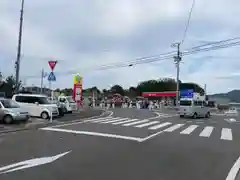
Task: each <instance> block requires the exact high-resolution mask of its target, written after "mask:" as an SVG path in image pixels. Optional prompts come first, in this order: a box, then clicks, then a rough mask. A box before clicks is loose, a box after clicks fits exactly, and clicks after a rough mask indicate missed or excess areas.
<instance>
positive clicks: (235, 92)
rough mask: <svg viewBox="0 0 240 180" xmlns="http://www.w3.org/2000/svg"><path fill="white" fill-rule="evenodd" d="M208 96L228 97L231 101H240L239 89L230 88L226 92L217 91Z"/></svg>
mask: <svg viewBox="0 0 240 180" xmlns="http://www.w3.org/2000/svg"><path fill="white" fill-rule="evenodd" d="M209 98H210V99H211V98H228V99H229V100H230V101H231V102H236V103H240V90H237V89H235V90H232V91H229V92H227V93H217V94H212V95H209Z"/></svg>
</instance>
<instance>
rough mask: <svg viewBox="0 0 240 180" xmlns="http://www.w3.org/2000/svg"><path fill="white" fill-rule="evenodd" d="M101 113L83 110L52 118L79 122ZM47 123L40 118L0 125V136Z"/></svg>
mask: <svg viewBox="0 0 240 180" xmlns="http://www.w3.org/2000/svg"><path fill="white" fill-rule="evenodd" d="M102 113H103V111H102V110H99V109H89V108H84V109H82V110H81V111H80V112H73V113H72V114H65V115H64V116H63V117H57V118H54V122H56V123H57V122H70V121H75V120H81V119H85V118H90V117H94V116H99V115H101V114H102ZM47 123H49V120H43V119H41V118H31V119H30V120H29V121H28V122H27V123H25V122H15V123H13V124H9V125H8V124H0V134H1V133H2V132H6V131H15V130H18V129H25V128H32V127H33V128H35V126H37V125H43V124H47Z"/></svg>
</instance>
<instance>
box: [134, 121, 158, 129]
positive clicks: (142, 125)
mask: <svg viewBox="0 0 240 180" xmlns="http://www.w3.org/2000/svg"><path fill="white" fill-rule="evenodd" d="M157 123H159V121H151V122H148V123H144V124H140V125H137V126H135V127H137V128H142V127H146V126H150V125H153V124H157Z"/></svg>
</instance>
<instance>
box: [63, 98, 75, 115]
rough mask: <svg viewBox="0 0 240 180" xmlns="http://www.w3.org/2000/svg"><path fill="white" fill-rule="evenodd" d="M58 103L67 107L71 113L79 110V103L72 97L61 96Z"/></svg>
mask: <svg viewBox="0 0 240 180" xmlns="http://www.w3.org/2000/svg"><path fill="white" fill-rule="evenodd" d="M58 101H59V102H60V103H61V104H63V105H64V106H65V108H66V110H67V112H69V113H72V112H73V111H76V110H77V103H76V102H75V101H74V100H73V98H72V96H59V97H58Z"/></svg>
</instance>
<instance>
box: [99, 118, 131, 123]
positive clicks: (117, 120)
mask: <svg viewBox="0 0 240 180" xmlns="http://www.w3.org/2000/svg"><path fill="white" fill-rule="evenodd" d="M126 119H128V118H121V119H119V118H118V119H116V120H111V121H105V122H100V123H103V124H108V123H113V122H119V121H123V120H126Z"/></svg>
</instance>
